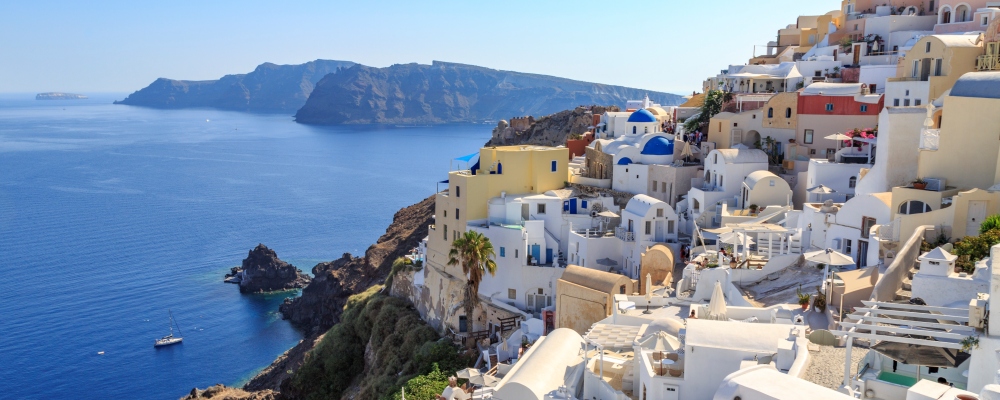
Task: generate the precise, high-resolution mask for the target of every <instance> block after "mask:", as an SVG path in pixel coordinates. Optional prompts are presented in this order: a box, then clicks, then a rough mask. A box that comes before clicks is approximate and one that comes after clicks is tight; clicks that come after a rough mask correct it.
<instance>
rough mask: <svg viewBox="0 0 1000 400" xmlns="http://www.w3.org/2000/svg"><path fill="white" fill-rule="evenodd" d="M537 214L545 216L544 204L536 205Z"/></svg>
mask: <svg viewBox="0 0 1000 400" xmlns="http://www.w3.org/2000/svg"><path fill="white" fill-rule="evenodd" d="M538 213H539V214H545V204H538Z"/></svg>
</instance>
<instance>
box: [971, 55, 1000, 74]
mask: <svg viewBox="0 0 1000 400" xmlns="http://www.w3.org/2000/svg"><path fill="white" fill-rule="evenodd" d="M976 70H977V71H1000V54H994V55H985V56H979V58H977V59H976Z"/></svg>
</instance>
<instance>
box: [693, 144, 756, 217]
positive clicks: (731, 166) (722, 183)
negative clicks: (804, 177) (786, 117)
mask: <svg viewBox="0 0 1000 400" xmlns="http://www.w3.org/2000/svg"><path fill="white" fill-rule="evenodd" d="M767 169H768V163H767V153H764V152H763V151H761V150H758V149H744V148H736V149H720V150H712V151H711V152H710V153H709V154H708V156H707V157H705V175H704V176H703V177H702V178H700V179H698V180H696V181H695V182H692V185H691V186H692V188H691V191H689V192H688V205H687V209H688V210H690V211H691V213H692V215H691V216H692V218H691V219H692V220H693V221H699V220H700V219H701V216H702V214H704V213H705V212H717V211H718V209H719V208H718V205H719V203H720V202H725V203H726V204H728V205H731V206H736V204H737V202H739V201H740V197H741V194H742V189H743V185H744V181H745V180H746V179H747V177H748V176H750V174H751V173H753V172H756V171H767ZM758 205H761V204H758ZM712 216H713V217H714V216H715V215H712ZM699 222H701V223H702V224H700V226H702V227H705V226H707V225H704V224H711V221H708V220H706V221H699ZM716 223H718V221H716Z"/></svg>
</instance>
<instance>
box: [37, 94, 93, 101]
mask: <svg viewBox="0 0 1000 400" xmlns="http://www.w3.org/2000/svg"><path fill="white" fill-rule="evenodd" d="M86 98H87V96H85V95H82V94H74V93H62V92H48V93H39V94H36V95H35V100H83V99H86Z"/></svg>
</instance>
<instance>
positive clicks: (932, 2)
mask: <svg viewBox="0 0 1000 400" xmlns="http://www.w3.org/2000/svg"><path fill="white" fill-rule="evenodd" d="M928 8H930V9H931V10H933V9H934V0H931V4H930V7H928Z"/></svg>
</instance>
